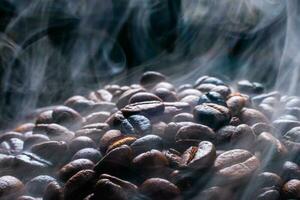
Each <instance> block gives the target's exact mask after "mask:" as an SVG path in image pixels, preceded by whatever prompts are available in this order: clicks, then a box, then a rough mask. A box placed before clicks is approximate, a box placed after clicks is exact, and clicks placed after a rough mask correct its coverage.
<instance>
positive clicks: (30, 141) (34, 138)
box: [24, 134, 50, 149]
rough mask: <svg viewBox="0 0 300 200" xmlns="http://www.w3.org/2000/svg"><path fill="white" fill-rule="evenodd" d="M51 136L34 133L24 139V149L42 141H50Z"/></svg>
mask: <svg viewBox="0 0 300 200" xmlns="http://www.w3.org/2000/svg"><path fill="white" fill-rule="evenodd" d="M49 140H50V139H49V137H48V136H46V135H42V134H34V135H31V136H29V137H27V138H26V139H25V141H24V149H28V148H30V147H31V146H32V145H34V144H38V143H42V142H46V141H49Z"/></svg>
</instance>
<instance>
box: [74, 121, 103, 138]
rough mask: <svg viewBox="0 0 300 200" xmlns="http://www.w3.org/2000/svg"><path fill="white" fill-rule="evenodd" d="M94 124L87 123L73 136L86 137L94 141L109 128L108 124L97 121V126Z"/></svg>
mask: <svg viewBox="0 0 300 200" xmlns="http://www.w3.org/2000/svg"><path fill="white" fill-rule="evenodd" d="M94 125H95V124H89V125H86V126H84V127H82V128H81V129H80V130H78V131H76V133H75V136H76V137H80V136H84V137H88V138H90V139H92V140H93V141H94V142H98V141H99V140H100V138H101V137H102V136H103V135H104V133H105V132H106V131H107V130H108V129H109V126H108V124H106V123H97V124H96V125H97V126H94Z"/></svg>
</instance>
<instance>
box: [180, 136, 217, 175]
mask: <svg viewBox="0 0 300 200" xmlns="http://www.w3.org/2000/svg"><path fill="white" fill-rule="evenodd" d="M215 159H216V149H215V146H214V145H213V144H212V143H211V142H208V141H203V142H200V144H199V145H198V147H196V146H194V147H190V148H188V149H187V150H186V151H185V152H184V153H183V154H182V161H181V165H182V166H183V167H188V168H191V169H194V170H200V169H204V168H208V167H210V166H211V165H212V164H213V163H214V160H215Z"/></svg>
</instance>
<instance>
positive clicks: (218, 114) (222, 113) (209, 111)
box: [193, 103, 230, 129]
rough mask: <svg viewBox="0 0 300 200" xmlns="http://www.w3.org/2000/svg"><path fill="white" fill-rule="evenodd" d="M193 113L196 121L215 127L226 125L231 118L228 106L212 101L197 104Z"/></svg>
mask: <svg viewBox="0 0 300 200" xmlns="http://www.w3.org/2000/svg"><path fill="white" fill-rule="evenodd" d="M193 113H194V118H195V121H197V122H199V123H201V124H204V125H207V126H209V127H211V128H213V129H217V128H219V127H221V126H223V125H225V124H226V123H228V122H229V120H230V112H229V110H228V108H226V107H224V106H221V105H217V104H212V103H205V104H202V105H199V106H196V107H195V109H194V112H193Z"/></svg>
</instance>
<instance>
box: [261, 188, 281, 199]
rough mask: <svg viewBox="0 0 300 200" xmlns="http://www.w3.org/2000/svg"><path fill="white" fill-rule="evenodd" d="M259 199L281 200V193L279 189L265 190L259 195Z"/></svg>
mask: <svg viewBox="0 0 300 200" xmlns="http://www.w3.org/2000/svg"><path fill="white" fill-rule="evenodd" d="M256 199H257V200H280V193H279V192H278V191H277V190H272V189H271V190H267V191H263V193H262V194H260V195H258V196H257V198H256Z"/></svg>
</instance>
